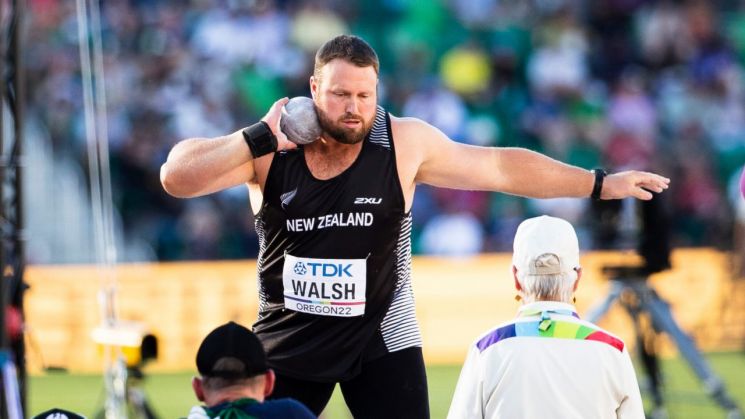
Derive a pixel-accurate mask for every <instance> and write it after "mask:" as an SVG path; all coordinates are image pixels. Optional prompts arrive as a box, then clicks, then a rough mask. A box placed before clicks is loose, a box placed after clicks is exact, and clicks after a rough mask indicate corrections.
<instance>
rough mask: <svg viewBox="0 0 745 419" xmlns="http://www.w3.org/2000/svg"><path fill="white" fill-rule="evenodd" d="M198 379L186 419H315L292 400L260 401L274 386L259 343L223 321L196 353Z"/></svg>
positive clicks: (240, 328) (247, 332) (239, 326)
mask: <svg viewBox="0 0 745 419" xmlns="http://www.w3.org/2000/svg"><path fill="white" fill-rule="evenodd" d="M197 370H198V371H199V374H200V377H194V379H192V383H191V384H192V387H193V389H194V394H195V395H196V396H197V399H199V401H201V402H203V403H204V404H205V405H204V406H194V407H193V408H192V409H191V411H190V412H189V416H188V419H206V418H221V419H240V418H257V419H261V418H297V419H305V418H315V417H316V416H315V415H313V413H311V411H310V410H308V408H307V407H305V406H304V405H303V404H301V403H300V402H298V401H295V400H292V399H278V400H271V401H266V402H265V401H264V398H265V397H267V396H268V395H269V394H271V392H272V390H273V388H274V372H273V371H272V370H271V369H269V368H268V367H267V363H266V354H265V352H264V348H263V347H262V346H261V342H259V339H258V338H257V337H256V335H254V334H253V332H251V331H250V330H248V329H247V328H245V327H243V326H241V325H239V324H237V323H234V322H229V323H226V324H224V325H222V326H220V327H218V328H217V329H215V330H213V331H212V332H210V333H209V334H208V335H207V337H205V338H204V340H203V341H202V344H201V345H200V346H199V350H198V351H197Z"/></svg>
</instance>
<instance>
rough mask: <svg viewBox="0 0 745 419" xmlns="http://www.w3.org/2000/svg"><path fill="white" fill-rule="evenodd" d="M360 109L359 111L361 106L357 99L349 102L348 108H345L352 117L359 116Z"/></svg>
mask: <svg viewBox="0 0 745 419" xmlns="http://www.w3.org/2000/svg"><path fill="white" fill-rule="evenodd" d="M358 109H359V106H358V105H357V99H355V98H350V99H349V100H347V103H346V107H345V108H344V110H345V111H346V112H347V113H350V114H352V115H357V114H358V112H357V111H358Z"/></svg>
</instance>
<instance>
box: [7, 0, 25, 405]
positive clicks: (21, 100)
mask: <svg viewBox="0 0 745 419" xmlns="http://www.w3.org/2000/svg"><path fill="white" fill-rule="evenodd" d="M13 6H14V7H13V10H14V11H15V13H14V18H15V19H14V24H13V37H12V49H13V54H14V55H15V60H14V62H13V64H14V69H13V75H14V77H15V83H14V87H15V89H14V90H15V91H14V93H15V95H14V96H15V112H14V113H13V122H14V127H15V130H14V132H15V137H16V138H15V142H14V143H13V146H14V147H13V151H12V154H11V160H12V161H13V168H14V169H15V177H14V179H13V186H14V189H15V195H14V198H15V200H14V202H13V206H14V207H15V208H14V212H15V228H14V229H13V233H14V234H13V237H12V240H13V247H14V250H15V255H14V256H15V260H14V262H15V269H13V281H12V283H11V284H12V289H11V295H10V303H11V305H12V306H13V307H14V308H15V309H16V310H17V312H18V315H19V316H20V319H21V322H22V324H23V322H24V320H25V319H24V317H25V316H24V309H23V293H24V290H25V283H24V281H23V277H24V273H25V270H26V269H25V268H26V252H25V230H24V227H25V224H24V217H23V168H24V159H23V144H24V118H25V115H24V109H25V98H26V79H25V71H24V68H23V32H22V31H23V27H24V25H23V23H24V18H25V16H24V12H25V2H24V0H13ZM11 350H12V352H13V355H14V358H15V363H16V368H17V371H18V390H19V392H20V397H21V409H22V411H23V412H26V411H27V410H26V406H27V404H26V389H27V386H26V344H25V339H24V332H23V330H21V333H20V336H16V339H14V340H13V341H12V342H11Z"/></svg>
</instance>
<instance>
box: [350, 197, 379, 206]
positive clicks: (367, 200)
mask: <svg viewBox="0 0 745 419" xmlns="http://www.w3.org/2000/svg"><path fill="white" fill-rule="evenodd" d="M381 202H383V198H355V199H354V203H355V204H373V205H378V204H379V203H381Z"/></svg>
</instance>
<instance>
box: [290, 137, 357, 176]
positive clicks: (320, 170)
mask: <svg viewBox="0 0 745 419" xmlns="http://www.w3.org/2000/svg"><path fill="white" fill-rule="evenodd" d="M362 143H363V141H360V142H359V143H356V144H344V143H340V142H338V141H336V140H333V139H326V138H324V137H321V139H319V140H318V141H315V142H313V143H311V144H308V145H306V146H305V148H304V149H305V161H306V163H307V164H308V169H310V172H311V173H312V174H313V176H314V177H315V178H317V179H321V180H326V179H330V178H332V177H335V176H338V175H339V174H340V173H341V172H343V171H345V170H347V169H348V168H349V166H351V165H352V163H354V161H355V160H356V159H357V156H359V154H360V150H362Z"/></svg>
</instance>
